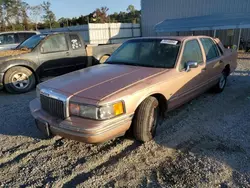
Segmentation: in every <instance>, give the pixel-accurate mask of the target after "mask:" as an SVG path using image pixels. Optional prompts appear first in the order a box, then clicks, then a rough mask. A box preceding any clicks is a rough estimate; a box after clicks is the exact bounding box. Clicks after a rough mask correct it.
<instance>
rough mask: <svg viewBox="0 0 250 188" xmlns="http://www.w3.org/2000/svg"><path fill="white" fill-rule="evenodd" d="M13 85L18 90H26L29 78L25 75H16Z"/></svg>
mask: <svg viewBox="0 0 250 188" xmlns="http://www.w3.org/2000/svg"><path fill="white" fill-rule="evenodd" d="M11 81H12V84H13V85H14V86H15V87H16V88H17V89H25V88H26V87H28V85H29V83H30V81H29V77H28V75H27V74H25V73H16V74H14V76H13V77H12V80H11Z"/></svg>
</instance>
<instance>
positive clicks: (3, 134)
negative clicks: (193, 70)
mask: <svg viewBox="0 0 250 188" xmlns="http://www.w3.org/2000/svg"><path fill="white" fill-rule="evenodd" d="M240 58H241V59H239V61H238V68H237V70H236V72H235V73H233V74H232V76H230V78H229V80H228V84H227V87H226V89H225V91H224V92H223V93H221V94H214V93H209V92H208V93H205V94H203V95H202V96H200V97H199V98H197V99H195V100H193V101H191V102H190V103H188V104H186V105H184V106H183V107H181V108H179V109H177V110H175V111H173V112H171V113H169V114H168V116H167V118H166V119H165V120H164V122H163V123H162V124H161V125H160V126H159V128H158V135H157V137H156V139H155V140H154V141H151V142H148V143H146V144H140V143H138V142H136V141H134V140H130V139H128V138H119V139H116V140H113V141H109V142H107V143H104V144H99V145H88V144H84V143H79V142H76V141H71V140H67V139H62V138H60V137H55V138H53V139H50V140H42V139H41V138H42V135H41V134H40V132H39V131H37V129H36V128H35V124H34V120H33V118H32V117H31V115H30V112H29V108H28V104H29V101H31V100H32V99H33V98H35V91H33V92H30V93H27V94H23V95H9V94H6V93H4V92H0V186H2V187H44V186H46V187H76V186H78V187H250V146H249V143H250V115H249V109H250V57H249V56H246V55H245V56H244V55H242V56H240Z"/></svg>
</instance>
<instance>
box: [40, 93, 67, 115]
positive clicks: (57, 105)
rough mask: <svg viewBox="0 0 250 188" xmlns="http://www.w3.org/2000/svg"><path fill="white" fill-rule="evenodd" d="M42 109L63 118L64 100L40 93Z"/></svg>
mask: <svg viewBox="0 0 250 188" xmlns="http://www.w3.org/2000/svg"><path fill="white" fill-rule="evenodd" d="M40 100H41V106H42V109H43V110H44V111H46V112H48V113H49V114H50V115H52V116H55V117H58V118H61V119H65V110H64V109H65V107H64V102H63V101H61V100H58V99H54V98H51V97H47V96H45V95H42V94H41V95H40Z"/></svg>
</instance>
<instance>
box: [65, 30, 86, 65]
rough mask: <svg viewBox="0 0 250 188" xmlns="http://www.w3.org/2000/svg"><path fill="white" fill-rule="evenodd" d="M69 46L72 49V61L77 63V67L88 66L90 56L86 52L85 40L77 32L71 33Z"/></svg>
mask: <svg viewBox="0 0 250 188" xmlns="http://www.w3.org/2000/svg"><path fill="white" fill-rule="evenodd" d="M68 37H69V46H70V49H71V56H70V57H71V61H72V62H74V63H75V65H76V69H82V68H85V67H87V64H88V56H87V54H86V49H85V44H84V41H83V40H81V38H80V36H79V35H78V34H75V33H70V34H69V35H68Z"/></svg>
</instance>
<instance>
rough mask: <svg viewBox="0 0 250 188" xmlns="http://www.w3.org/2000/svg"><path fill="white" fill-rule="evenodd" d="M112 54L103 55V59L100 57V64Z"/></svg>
mask: <svg viewBox="0 0 250 188" xmlns="http://www.w3.org/2000/svg"><path fill="white" fill-rule="evenodd" d="M109 57H110V56H109V55H104V56H102V57H101V59H100V61H99V62H100V64H103V63H105V62H106V60H107V59H108V58H109Z"/></svg>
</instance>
